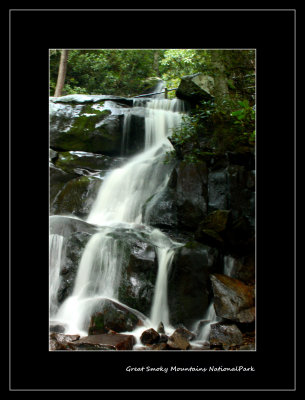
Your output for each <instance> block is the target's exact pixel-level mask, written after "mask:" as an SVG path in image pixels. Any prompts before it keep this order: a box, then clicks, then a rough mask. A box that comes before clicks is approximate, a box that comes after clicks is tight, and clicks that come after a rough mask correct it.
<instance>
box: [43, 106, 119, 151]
mask: <svg viewBox="0 0 305 400" xmlns="http://www.w3.org/2000/svg"><path fill="white" fill-rule="evenodd" d="M103 105H104V103H103V102H101V103H100V104H94V105H92V104H78V105H74V104H64V105H63V104H61V105H56V106H54V105H53V111H52V110H51V111H52V112H51V115H50V146H51V147H52V148H53V149H54V150H58V151H71V150H74V151H86V152H92V153H98V154H106V155H119V154H120V147H121V146H120V145H121V136H122V122H123V114H119V115H112V114H111V111H110V110H108V109H106V110H105V109H103ZM54 107H57V109H56V108H55V109H54Z"/></svg>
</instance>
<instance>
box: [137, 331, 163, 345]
mask: <svg viewBox="0 0 305 400" xmlns="http://www.w3.org/2000/svg"><path fill="white" fill-rule="evenodd" d="M159 339H160V335H159V333H158V332H156V331H155V330H154V329H153V328H150V329H147V330H145V331H144V332H143V333H142V335H141V337H140V340H141V342H142V343H143V344H146V345H147V344H153V343H157V342H159Z"/></svg>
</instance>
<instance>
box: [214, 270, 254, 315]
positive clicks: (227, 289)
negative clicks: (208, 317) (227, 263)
mask: <svg viewBox="0 0 305 400" xmlns="http://www.w3.org/2000/svg"><path fill="white" fill-rule="evenodd" d="M211 282H212V287H213V293H214V307H215V312H216V315H217V316H218V317H221V318H226V319H229V320H231V321H236V322H241V323H244V322H247V323H251V322H253V321H254V319H255V309H254V305H255V291H254V287H253V286H250V285H246V284H245V283H243V282H241V281H239V280H238V279H234V278H230V277H228V276H226V275H222V274H212V275H211Z"/></svg>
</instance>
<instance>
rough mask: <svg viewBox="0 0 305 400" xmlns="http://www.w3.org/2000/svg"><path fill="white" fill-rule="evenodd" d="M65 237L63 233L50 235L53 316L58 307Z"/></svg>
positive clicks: (50, 295)
mask: <svg viewBox="0 0 305 400" xmlns="http://www.w3.org/2000/svg"><path fill="white" fill-rule="evenodd" d="M63 241H64V237H63V236H62V235H57V234H52V235H50V242H49V254H50V260H49V283H50V289H49V307H50V317H51V318H52V317H53V316H54V314H55V313H56V311H57V309H58V302H57V291H58V289H59V285H60V266H61V258H62V248H63Z"/></svg>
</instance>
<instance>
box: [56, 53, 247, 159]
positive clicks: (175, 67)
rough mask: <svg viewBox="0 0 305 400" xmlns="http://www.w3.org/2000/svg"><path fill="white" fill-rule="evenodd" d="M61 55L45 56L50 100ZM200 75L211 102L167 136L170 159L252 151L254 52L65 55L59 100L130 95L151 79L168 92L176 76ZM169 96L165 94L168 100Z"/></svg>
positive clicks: (196, 109)
mask: <svg viewBox="0 0 305 400" xmlns="http://www.w3.org/2000/svg"><path fill="white" fill-rule="evenodd" d="M60 56H61V51H60V50H51V51H50V95H51V96H53V95H54V92H55V87H56V81H57V76H58V68H59V62H60ZM198 72H202V73H205V74H207V75H209V76H212V77H213V78H214V81H215V97H214V99H213V100H210V101H201V102H199V103H198V104H196V105H193V106H192V108H191V110H190V113H189V115H187V116H185V118H184V122H183V124H182V126H181V128H180V129H178V130H176V131H175V132H173V136H172V143H173V145H174V147H175V152H174V153H173V154H171V156H173V155H175V156H176V157H178V158H180V159H184V160H186V161H188V162H198V161H200V160H201V159H202V157H206V156H207V155H209V154H210V153H212V154H214V153H215V152H216V153H217V152H223V151H234V150H236V149H239V150H240V149H246V150H247V149H254V144H255V52H254V50H201V49H199V50H198V49H168V50H163V49H148V50H141V49H139V50H123V49H117V50H113V49H101V50H69V52H68V60H67V72H66V76H65V84H64V87H63V92H62V95H66V94H75V93H77V94H109V95H117V96H126V97H130V96H135V95H139V94H142V93H145V92H147V90H149V88H151V87H152V86H154V83H155V82H156V79H160V78H161V79H162V80H163V81H165V83H166V86H167V88H168V89H173V88H177V87H178V86H179V83H180V80H181V77H183V76H185V75H191V74H194V73H198ZM174 96H175V91H172V92H169V97H174Z"/></svg>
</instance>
